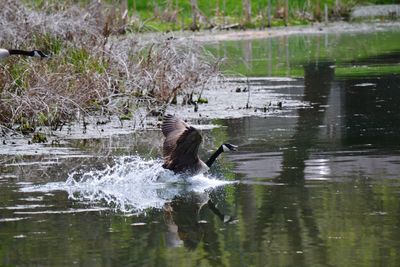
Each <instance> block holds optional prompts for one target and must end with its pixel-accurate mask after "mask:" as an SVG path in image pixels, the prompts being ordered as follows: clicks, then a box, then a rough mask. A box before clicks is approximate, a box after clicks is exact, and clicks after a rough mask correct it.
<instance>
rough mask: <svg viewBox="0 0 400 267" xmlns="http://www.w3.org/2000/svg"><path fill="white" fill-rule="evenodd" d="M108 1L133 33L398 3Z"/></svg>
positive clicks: (254, 23) (289, 21)
mask: <svg viewBox="0 0 400 267" xmlns="http://www.w3.org/2000/svg"><path fill="white" fill-rule="evenodd" d="M89 2H90V1H87V0H68V1H63V3H59V1H55V0H35V1H34V2H31V1H28V2H27V3H29V4H30V5H31V6H33V7H35V8H36V9H43V8H48V7H52V8H57V9H62V8H65V6H69V5H71V4H75V3H79V4H80V5H81V6H85V5H87V4H88V3H89ZM104 2H107V3H109V4H112V6H113V7H114V12H116V14H118V16H119V17H120V18H123V22H124V23H123V25H121V28H120V30H122V31H131V32H146V31H176V30H182V29H183V30H190V29H192V30H193V29H211V28H217V29H231V28H232V29H246V28H247V29H249V28H265V27H268V26H271V27H274V26H283V25H300V24H301V25H304V24H309V23H313V22H318V21H325V7H326V8H327V14H326V15H327V19H328V20H330V21H335V20H342V19H345V20H346V19H348V17H349V14H350V12H351V10H352V8H354V7H355V6H357V5H374V4H396V3H397V1H396V0H312V1H310V0H307V1H306V0H290V1H286V0H252V1H251V0H247V1H246V0H216V1H211V2H210V1H207V0H153V1H139V0H123V1H111V0H109V1H104ZM191 3H193V5H192V4H191ZM246 3H248V5H246ZM268 3H270V6H269V5H268ZM125 11H127V13H125ZM268 14H270V16H268ZM268 18H269V19H268ZM194 19H195V23H194V22H193V20H194Z"/></svg>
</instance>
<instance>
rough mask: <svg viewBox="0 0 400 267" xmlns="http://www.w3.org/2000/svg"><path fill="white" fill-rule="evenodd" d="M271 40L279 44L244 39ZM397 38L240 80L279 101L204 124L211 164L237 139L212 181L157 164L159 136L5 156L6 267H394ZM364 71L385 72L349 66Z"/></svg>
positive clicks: (399, 240) (1, 225)
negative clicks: (353, 53) (389, 44)
mask: <svg viewBox="0 0 400 267" xmlns="http://www.w3.org/2000/svg"><path fill="white" fill-rule="evenodd" d="M393 35H396V36H397V37H396V38H398V36H399V35H398V33H393V32H389V33H381V32H380V33H372V34H369V35H366V34H362V35H357V34H352V35H345V36H342V35H341V36H340V38H344V39H346V40H353V41H354V43H356V42H358V40H360V39H361V38H367V39H368V38H369V39H375V38H388V39H393V38H394V37H393ZM322 37H323V36H313V37H302V38H309V40H310V44H313V45H314V44H315V43H316V40H318V39H319V38H322ZM292 38H294V39H292ZM298 38H300V37H299V36H292V37H287V40H289V44H291V45H290V49H292V50H293V51H292V50H289V52H290V53H292V54H293V53H300V52H299V51H303V52H304V51H305V50H304V49H305V48H304V47H303V46H302V45H299V46H295V45H294V43H295V40H296V39H298ZM328 38H330V37H328ZM338 38H339V37H338ZM397 40H399V39H397ZM246 42H248V41H246ZM271 42H272V44H275V43H276V42H280V39H267V40H257V41H254V42H250V44H252V45H253V47H263V44H265V45H266V46H268V44H269V43H271ZM232 44H233V43H231V42H230V43H227V44H221V45H222V46H229V45H232ZM352 44H353V42H350V41H349V42H348V46H345V45H341V46H338V47H337V49H339V48H340V49H343V47H347V48H348V49H354V47H353V46H352ZM399 44H400V43H399V42H397V49H395V48H390V49H389V48H387V49H381V50H380V49H372V50H373V52H368V53H367V52H366V53H365V54H364V55H363V56H362V57H358V56H357V57H354V58H353V57H352V58H345V57H339V56H338V57H332V55H336V54H335V53H333V54H330V55H329V56H328V55H327V56H324V57H319V58H318V60H316V58H315V57H310V58H302V59H301V60H299V59H296V60H293V61H291V60H292V59H290V58H289V59H288V62H289V64H290V63H291V62H292V63H291V65H290V66H296V69H298V70H299V71H301V75H299V77H297V78H292V79H286V80H285V79H282V80H279V79H278V80H276V79H265V78H260V79H259V78H254V79H250V80H249V81H246V82H244V81H243V82H241V81H240V80H239V81H236V85H235V86H234V88H244V87H246V86H248V85H249V84H251V87H252V88H255V89H254V90H253V91H252V97H253V98H257V95H258V94H272V95H274V96H275V97H276V96H277V95H281V99H280V100H279V101H280V102H281V103H282V107H280V106H279V105H275V104H271V105H270V104H269V103H268V104H266V105H265V107H266V110H264V108H262V107H261V108H260V107H254V106H252V107H251V108H249V109H248V110H252V112H253V113H254V115H252V116H250V115H251V113H250V114H249V113H248V111H247V113H246V117H244V118H232V119H213V120H206V121H204V120H202V121H201V122H202V123H204V122H206V123H210V122H211V123H213V124H214V125H218V126H219V127H206V128H205V129H204V130H203V135H204V144H203V149H202V152H201V156H202V157H203V158H206V157H207V155H209V153H210V151H212V150H213V149H215V148H216V147H218V146H219V145H220V144H221V143H222V142H226V141H229V142H230V143H233V144H236V145H238V146H239V151H237V152H234V153H225V154H224V155H223V156H222V157H221V158H219V159H218V164H217V165H216V166H215V167H213V168H212V170H211V173H210V174H207V175H198V176H195V177H190V178H186V179H183V178H182V177H178V176H176V175H173V174H172V173H170V172H168V171H166V170H163V169H162V167H161V165H162V160H161V159H160V154H161V151H160V146H161V144H162V135H161V132H160V131H157V130H153V131H150V130H149V131H146V132H137V133H134V134H124V135H113V136H112V137H109V138H102V139H71V140H68V142H67V143H66V144H61V145H59V146H50V145H48V147H47V148H46V149H47V150H45V151H47V152H46V153H35V152H36V151H35V149H36V148H37V147H35V146H27V147H26V149H27V150H31V151H27V152H30V153H26V154H28V155H27V156H23V155H18V156H17V155H12V153H5V152H4V151H2V154H3V155H2V156H0V168H1V172H0V240H1V243H0V265H2V266H15V265H17V266H19V265H22V266H30V265H35V266H36V265H37V266H74V265H79V266H397V265H398V263H399V262H400V253H399V251H400V175H399V173H400V143H399V140H400V75H399V73H400V70H399V68H400V65H399V62H400V46H399ZM236 45H238V46H240V42H237V43H236ZM352 47H353V48H352ZM326 48H327V49H326V50H330V51H335V46H334V45H332V46H329V45H328V46H326ZM307 51H308V50H307ZM244 53H245V52H244ZM253 58H254V57H253ZM255 58H256V57H255ZM273 58H274V60H278V61H279V60H280V59H279V56H277V57H275V56H273ZM261 60H265V58H260V61H261ZM267 61H268V60H267ZM267 63H268V62H267ZM267 66H268V64H267ZM274 66H275V64H272V66H271V68H272V69H274V68H275V67H274ZM346 66H347V67H346ZM276 68H279V65H276ZM359 68H365V69H379V70H382V71H378V72H376V73H371V72H369V71H367V72H359V71H354V72H352V71H351V70H352V69H354V70H358V69H359ZM388 69H390V70H394V71H388ZM267 70H268V69H267ZM337 71H338V73H337ZM277 72H279V70H277ZM271 73H272V74H273V73H274V71H272V72H271ZM352 74H354V75H352ZM248 75H250V73H248ZM268 75H269V73H268V72H266V73H264V74H261V73H258V72H255V74H254V75H251V76H268ZM289 75H290V74H289ZM240 91H241V92H236V91H235V90H234V91H233V92H232V93H231V96H232V98H235V97H236V96H237V95H238V94H247V92H244V93H243V92H242V90H240ZM275 100H276V99H275V98H274V101H275ZM293 101H301V102H302V103H307V105H305V106H301V105H298V106H296V105H295V106H293V105H286V104H287V103H292V102H293ZM251 103H254V102H251V100H250V106H251ZM193 122H196V123H197V121H193ZM7 142H8V141H7ZM35 154H38V155H35Z"/></svg>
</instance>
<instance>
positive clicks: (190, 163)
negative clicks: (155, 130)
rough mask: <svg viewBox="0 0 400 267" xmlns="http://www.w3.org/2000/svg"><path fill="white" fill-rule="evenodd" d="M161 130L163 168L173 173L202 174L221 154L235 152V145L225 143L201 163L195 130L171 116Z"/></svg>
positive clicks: (199, 139) (200, 138)
mask: <svg viewBox="0 0 400 267" xmlns="http://www.w3.org/2000/svg"><path fill="white" fill-rule="evenodd" d="M161 129H162V133H163V134H164V136H165V140H164V145H163V157H164V165H163V167H164V168H166V169H169V170H172V171H174V172H175V173H187V174H190V175H195V174H199V173H204V172H206V171H208V169H209V168H210V167H211V165H212V164H213V163H214V161H215V160H216V159H217V157H218V156H219V155H220V154H221V153H222V152H226V151H236V148H237V146H235V145H232V144H228V143H225V144H223V145H221V146H220V147H219V148H218V149H217V151H215V152H214V154H212V155H211V157H210V158H209V159H208V160H207V161H206V162H203V161H202V160H201V159H200V158H199V156H198V150H199V146H200V144H201V141H202V137H201V134H200V132H199V131H198V130H197V129H196V128H194V127H192V126H190V125H188V124H187V123H185V122H184V121H182V120H181V119H179V118H177V117H175V116H173V115H166V116H165V117H164V121H163V124H162V127H161Z"/></svg>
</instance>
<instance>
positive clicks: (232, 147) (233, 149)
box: [222, 143, 237, 152]
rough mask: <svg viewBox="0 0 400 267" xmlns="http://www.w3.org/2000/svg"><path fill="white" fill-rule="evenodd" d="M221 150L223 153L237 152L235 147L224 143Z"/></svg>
mask: <svg viewBox="0 0 400 267" xmlns="http://www.w3.org/2000/svg"><path fill="white" fill-rule="evenodd" d="M222 149H223V150H224V152H227V151H237V146H235V145H232V144H229V143H225V144H223V145H222Z"/></svg>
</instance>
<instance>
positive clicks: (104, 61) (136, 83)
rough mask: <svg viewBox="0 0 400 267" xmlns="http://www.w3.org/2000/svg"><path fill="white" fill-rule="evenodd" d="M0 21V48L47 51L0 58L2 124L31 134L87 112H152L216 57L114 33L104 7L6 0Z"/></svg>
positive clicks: (200, 82) (211, 72) (188, 45)
mask: <svg viewBox="0 0 400 267" xmlns="http://www.w3.org/2000/svg"><path fill="white" fill-rule="evenodd" d="M50 8H51V11H52V12H47V11H49V10H50ZM89 11H90V12H89ZM0 21H1V23H2V25H3V28H4V30H3V31H2V32H0V47H5V48H19V49H26V50H31V49H33V48H35V49H40V50H43V51H45V52H46V53H50V54H51V58H50V59H48V60H47V59H46V60H40V59H37V58H22V57H17V56H15V57H10V58H8V59H6V60H4V61H2V62H1V63H0V126H1V128H3V129H6V128H7V129H11V130H13V131H17V132H20V133H32V132H35V131H37V130H38V128H40V127H41V126H50V127H51V128H52V129H53V130H55V129H57V128H59V127H62V126H63V125H64V124H66V123H68V122H70V121H71V120H76V119H82V120H84V118H85V117H87V116H91V115H101V116H103V117H107V116H110V115H116V116H118V117H119V118H120V119H121V120H125V119H130V118H132V117H133V115H134V113H135V112H136V110H137V109H138V108H143V109H145V110H146V112H148V113H153V112H155V113H156V112H158V110H159V109H162V108H163V107H164V106H165V105H168V104H170V103H172V102H174V101H175V99H176V96H177V95H178V94H181V95H189V96H190V95H191V94H192V93H193V92H195V91H196V90H201V88H202V87H203V86H204V85H206V84H207V83H210V82H212V81H213V79H214V78H215V77H216V76H217V75H218V71H217V68H218V62H217V61H216V60H214V59H213V58H212V57H210V56H208V55H207V53H204V51H203V48H202V47H201V46H200V45H198V44H196V43H193V42H188V41H185V42H183V41H180V40H176V39H171V38H168V36H159V37H154V38H152V39H148V40H142V39H141V38H140V37H138V36H136V35H130V36H128V35H121V33H120V31H119V26H120V25H121V24H120V23H121V21H120V20H119V18H118V17H117V16H116V14H115V12H114V9H113V7H112V6H108V5H103V4H98V3H97V4H93V5H90V6H84V7H81V6H76V5H71V6H69V7H63V8H61V9H57V10H55V9H54V7H48V8H47V9H44V10H43V11H41V10H39V11H38V10H32V9H30V8H28V7H26V6H24V5H23V4H21V2H20V1H17V0H8V6H7V8H4V9H2V10H0Z"/></svg>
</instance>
